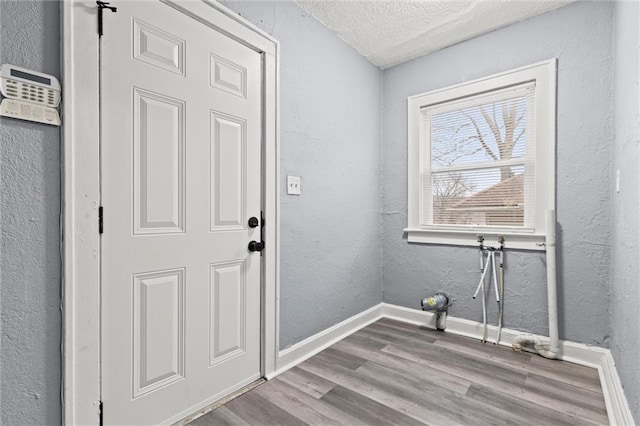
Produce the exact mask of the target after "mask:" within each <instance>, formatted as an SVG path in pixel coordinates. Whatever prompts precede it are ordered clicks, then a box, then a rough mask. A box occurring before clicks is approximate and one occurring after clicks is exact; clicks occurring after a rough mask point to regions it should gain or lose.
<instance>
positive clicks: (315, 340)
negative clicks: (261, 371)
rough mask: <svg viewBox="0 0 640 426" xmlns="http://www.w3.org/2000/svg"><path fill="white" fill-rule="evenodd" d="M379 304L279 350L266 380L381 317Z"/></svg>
mask: <svg viewBox="0 0 640 426" xmlns="http://www.w3.org/2000/svg"><path fill="white" fill-rule="evenodd" d="M380 313H381V305H375V306H372V307H371V308H369V309H367V310H366V311H364V312H360V313H359V314H357V315H354V316H352V317H351V318H347V319H346V320H344V321H342V322H340V323H338V324H336V325H334V326H333V327H329V328H327V329H326V330H323V331H321V332H320V333H316V334H314V335H313V336H311V337H309V338H307V339H305V340H303V341H302V342H299V343H296V344H295V345H293V346H291V347H290V348H287V349H284V350H282V351H280V353H279V355H278V361H277V364H276V365H277V369H276V371H274V372H273V373H271V374H268V375H267V376H266V379H267V380H271V379H272V378H274V377H276V376H277V375H279V374H282V373H284V372H285V371H287V370H288V369H290V368H292V367H295V366H296V365H298V364H300V363H301V362H302V361H305V360H306V359H309V358H311V357H312V356H314V355H315V354H317V353H318V352H321V351H323V350H325V349H326V348H328V347H329V346H331V345H333V344H334V343H336V342H338V341H340V340H342V339H344V338H345V337H347V336H348V335H350V334H353V333H355V332H356V331H358V330H360V329H361V328H364V327H366V326H368V325H369V324H371V323H373V322H375V321H377V320H379V319H380V318H382V316H381V314H380Z"/></svg>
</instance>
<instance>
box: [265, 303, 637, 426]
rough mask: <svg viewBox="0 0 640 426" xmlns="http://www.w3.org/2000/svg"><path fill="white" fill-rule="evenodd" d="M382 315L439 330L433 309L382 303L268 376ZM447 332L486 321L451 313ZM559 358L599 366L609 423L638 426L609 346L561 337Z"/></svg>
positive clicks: (287, 357) (493, 331)
mask: <svg viewBox="0 0 640 426" xmlns="http://www.w3.org/2000/svg"><path fill="white" fill-rule="evenodd" d="M380 318H391V319H395V320H398V321H403V322H407V323H411V324H416V325H421V326H426V327H429V328H433V329H435V315H434V314H432V313H431V312H424V311H419V310H416V309H410V308H405V307H402V306H397V305H391V304H388V303H380V304H379V305H376V306H373V307H371V308H369V309H367V310H366V311H364V312H361V313H359V314H357V315H354V316H353V317H351V318H348V319H346V320H344V321H342V322H341V323H339V324H336V325H334V326H333V327H330V328H328V329H326V330H323V331H321V332H320V333H317V334H315V335H313V336H311V337H309V338H307V339H305V340H303V341H302V342H299V343H296V344H295V345H293V346H291V347H290V348H287V349H285V350H283V351H280V354H279V357H278V363H277V366H278V368H277V370H276V371H274V372H273V373H271V374H269V375H268V376H267V377H266V378H267V379H272V378H274V377H276V376H277V375H279V374H282V373H284V372H285V371H287V370H288V369H290V368H292V367H295V366H296V365H297V364H299V363H301V362H303V361H305V360H306V359H308V358H311V357H312V356H314V355H315V354H317V353H318V352H321V351H323V350H324V349H326V348H328V347H329V346H331V345H333V344H334V343H336V342H338V341H339V340H342V339H344V338H345V337H347V336H348V335H350V334H352V333H355V332H356V331H358V330H360V329H361V328H364V327H366V326H367V325H369V324H371V323H373V322H375V321H377V320H379V319H380ZM446 331H447V333H452V334H457V335H460V336H466V337H471V338H474V339H478V340H480V339H482V331H483V326H482V323H479V322H476V321H470V320H466V319H462V318H455V317H451V316H450V317H448V318H447V326H446ZM487 331H488V332H487V337H488V340H489V341H490V342H495V339H496V336H497V331H498V329H497V327H496V326H493V325H490V326H488V327H487ZM521 334H523V332H521V331H517V330H511V329H508V328H503V329H502V333H501V335H500V342H499V344H500V345H504V346H509V347H511V342H512V341H513V339H514V338H515V337H516V336H519V335H521ZM529 334H530V333H529ZM536 337H539V338H540V339H541V340H542V341H545V340H548V337H545V336H536ZM558 358H559V359H561V360H563V361H567V362H571V363H574V364H579V365H584V366H586V367H591V368H597V369H598V373H599V375H600V382H601V385H602V392H603V395H604V399H605V404H606V407H607V415H608V417H609V422H610V423H611V424H612V425H625V426H626V425H634V422H633V417H632V415H631V410H630V409H629V404H628V402H627V399H626V398H625V396H624V390H623V389H622V384H621V383H620V377H619V376H618V372H617V370H616V367H615V363H614V361H613V357H612V356H611V351H609V349H605V348H599V347H596V346H588V345H585V344H582V343H575V342H570V341H566V340H561V341H560V342H559V354H558Z"/></svg>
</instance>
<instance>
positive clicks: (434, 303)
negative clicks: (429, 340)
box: [420, 290, 453, 331]
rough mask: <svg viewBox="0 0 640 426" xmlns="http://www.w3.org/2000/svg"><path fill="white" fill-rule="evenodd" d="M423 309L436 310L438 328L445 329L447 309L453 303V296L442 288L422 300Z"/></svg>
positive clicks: (439, 329)
mask: <svg viewBox="0 0 640 426" xmlns="http://www.w3.org/2000/svg"><path fill="white" fill-rule="evenodd" d="M420 304H421V305H422V310H423V311H435V313H436V329H437V330H438V331H444V329H445V328H446V326H447V311H448V310H449V306H451V305H452V304H453V298H452V297H451V296H450V295H449V293H447V292H446V291H442V290H440V291H439V292H437V293H436V294H434V295H433V296H430V297H425V298H424V299H422V300H421V301H420Z"/></svg>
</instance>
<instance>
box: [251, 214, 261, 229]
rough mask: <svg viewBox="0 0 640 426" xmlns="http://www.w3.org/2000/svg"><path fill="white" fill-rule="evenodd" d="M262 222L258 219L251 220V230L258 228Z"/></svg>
mask: <svg viewBox="0 0 640 426" xmlns="http://www.w3.org/2000/svg"><path fill="white" fill-rule="evenodd" d="M259 224H260V222H259V221H258V218H257V217H255V216H254V217H252V218H250V219H249V228H257V227H258V225H259Z"/></svg>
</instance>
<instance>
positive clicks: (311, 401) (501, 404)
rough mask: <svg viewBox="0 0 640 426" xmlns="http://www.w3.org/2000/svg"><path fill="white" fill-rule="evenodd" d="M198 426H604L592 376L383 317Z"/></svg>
mask: <svg viewBox="0 0 640 426" xmlns="http://www.w3.org/2000/svg"><path fill="white" fill-rule="evenodd" d="M190 424H191V425H193V426H205V425H304V424H309V425H423V424H427V425H503V424H505V425H506V424H530V425H593V424H608V419H607V413H606V410H605V404H604V398H603V396H602V389H601V387H600V380H599V378H598V372H597V370H595V369H591V368H587V367H581V366H578V365H575V364H570V363H566V362H562V361H552V360H548V359H544V358H542V357H539V356H537V355H531V354H520V353H516V352H513V351H511V350H510V349H509V348H505V347H500V346H495V345H493V344H490V343H487V344H482V343H480V342H478V341H477V340H474V339H468V338H464V337H460V336H456V335H451V334H448V333H439V332H436V331H433V330H429V329H426V328H422V327H418V326H415V325H411V324H406V323H403V322H399V321H393V320H390V319H382V320H380V321H378V322H376V323H374V324H371V325H370V326H368V327H365V328H364V329H362V330H360V331H358V332H356V333H355V334H352V335H351V336H349V337H347V338H345V339H344V340H342V341H340V342H338V343H336V344H335V345H333V346H331V347H330V348H328V349H326V350H324V351H322V352H321V353H319V354H318V355H316V356H314V357H312V358H310V359H309V360H307V361H305V362H303V363H301V364H299V365H298V366H297V367H294V368H293V369H291V370H289V371H287V372H286V373H284V374H281V375H280V376H278V377H276V378H275V379H273V380H271V381H269V382H266V383H264V384H262V385H260V386H258V387H256V388H255V389H253V390H251V391H249V392H247V393H245V394H244V395H242V396H240V397H238V398H236V399H234V400H232V401H230V402H228V403H227V404H225V405H223V406H221V407H219V408H217V409H216V410H214V411H211V412H209V413H207V414H205V415H204V416H202V417H200V418H198V419H196V420H195V421H193V422H192V423H190Z"/></svg>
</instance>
